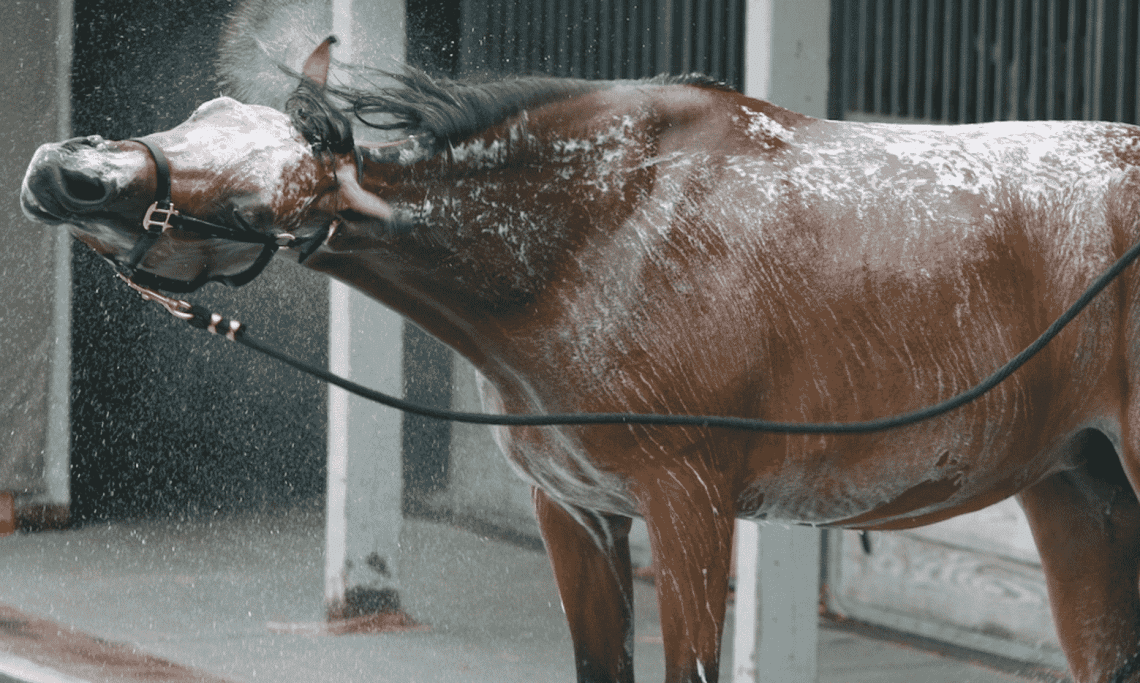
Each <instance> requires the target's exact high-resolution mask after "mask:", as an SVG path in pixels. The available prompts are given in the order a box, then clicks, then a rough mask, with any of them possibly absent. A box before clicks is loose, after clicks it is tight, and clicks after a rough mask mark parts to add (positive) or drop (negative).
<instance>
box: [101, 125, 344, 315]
mask: <svg viewBox="0 0 1140 683" xmlns="http://www.w3.org/2000/svg"><path fill="white" fill-rule="evenodd" d="M131 140H132V141H133V142H137V143H139V144H141V145H142V146H143V147H145V148H146V149H147V151H149V152H150V155H151V157H152V158H153V159H154V167H155V184H156V188H155V196H156V199H155V201H154V203H153V204H151V205H150V207H149V208H148V209H147V211H146V215H144V216H143V221H142V223H143V234H142V236H141V237H139V239H138V241H137V242H135V246H134V248H132V249H131V251H130V253H128V254H127V255H126V257H125V258H124V259H123V260H122V261H120V262H115V267H116V268H117V269H118V270H119V273H120V274H121V275H122V276H123V277H124V278H125V279H127V280H129V281H130V282H133V283H135V284H137V285H140V286H142V287H145V288H149V289H162V290H166V291H168V292H177V293H185V292H192V291H194V290H195V289H198V288H199V287H201V286H202V285H204V284H205V283H207V282H221V283H223V284H227V285H230V286H231V287H240V286H241V285H244V284H246V283H248V282H249V281H250V280H253V279H254V278H255V277H257V276H258V275H260V274H261V271H263V270H265V267H266V266H267V265H269V261H270V259H272V258H273V255H274V254H275V253H276V252H277V250H278V249H279V248H281V247H296V248H299V249H300V253H301V255H300V259H299V260H300V261H301V262H303V261H304V260H305V259H306V258H308V257H309V256H310V255H311V254H312V253H313V252H314V251H316V250H317V247H319V246H320V245H321V243H322V242H324V240H325V238H326V237H327V236H328V234H329V230H330V229H331V225H330V226H326V227H325V228H324V229H323V230H318V231H317V233H316V234H315V235H313V236H311V237H307V238H304V239H301V238H297V237H295V236H293V235H289V234H282V235H280V236H277V237H274V236H272V235H267V234H264V233H260V232H257V231H256V230H254V229H253V228H252V227H250V226H248V225H244V224H243V223H244V222H243V221H241V220H240V217H238V223H239V224H242V225H241V227H240V229H234V228H231V227H229V226H226V225H220V224H218V223H210V222H209V221H203V220H200V219H197V218H194V217H192V216H187V215H185V214H183V213H181V212H179V211H178V209H176V208H175V207H174V202H173V201H172V200H171V193H170V162H169V161H168V160H167V158H166V155H165V154H164V153H163V151H162V149H161V148H160V147H159V146H158V145H156V144H154V143H153V142H150V141H149V140H144V139H142V138H131ZM235 215H236V214H235ZM171 229H174V230H181V231H183V232H190V233H193V234H195V235H198V236H199V237H202V238H206V239H210V238H212V239H223V240H229V241H231V242H244V243H246V244H261V245H263V248H262V250H261V253H260V254H258V256H257V258H256V259H255V260H254V262H253V264H251V265H250V266H249V268H246V269H245V270H243V271H242V272H240V273H238V274H236V275H214V276H211V275H209V274H208V273H207V272H203V273H201V274H199V275H198V276H197V277H196V278H194V279H193V280H175V279H172V278H167V277H163V276H161V275H155V274H153V273H148V272H146V271H143V270H139V267H138V266H139V264H140V263H141V262H142V260H143V259H144V258H145V257H146V255H147V253H148V252H149V251H150V250H151V248H152V247H154V245H155V243H156V242H158V239H159V238H160V237H162V235H163V234H165V233H166V231H167V230H171Z"/></svg>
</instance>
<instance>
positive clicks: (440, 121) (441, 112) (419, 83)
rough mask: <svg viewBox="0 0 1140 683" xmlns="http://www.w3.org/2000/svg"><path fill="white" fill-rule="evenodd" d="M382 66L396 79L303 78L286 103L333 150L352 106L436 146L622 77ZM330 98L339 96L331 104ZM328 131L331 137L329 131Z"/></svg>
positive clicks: (664, 81) (694, 77) (695, 81)
mask: <svg viewBox="0 0 1140 683" xmlns="http://www.w3.org/2000/svg"><path fill="white" fill-rule="evenodd" d="M379 73H380V75H381V76H384V77H387V78H390V79H394V80H395V81H396V82H397V84H398V85H396V86H392V87H377V88H374V89H369V90H364V89H355V88H346V87H335V86H330V87H328V88H325V89H318V88H316V87H313V85H312V83H311V82H310V83H308V84H306V83H304V82H303V83H302V86H301V87H300V88H298V93H296V94H295V95H294V98H292V99H291V100H290V101H291V103H292V102H294V101H298V102H302V104H303V106H301V107H300V108H299V109H291V108H288V109H289V111H290V114H291V115H292V116H293V122H294V125H296V126H297V128H298V130H300V131H301V132H302V133H303V134H305V136H306V138H307V139H309V141H310V142H313V143H314V144H315V145H317V146H318V147H319V148H324V149H333V150H334V151H336V150H335V149H334V145H337V144H338V142H339V144H340V145H343V144H344V143H343V121H345V120H346V119H344V117H345V114H351V115H352V116H355V117H356V118H357V119H358V120H359V121H360V122H361V123H363V124H364V125H366V126H369V127H371V128H377V129H380V130H399V131H402V132H404V133H405V134H406V135H408V136H414V137H417V138H420V139H421V140H423V141H424V142H426V143H427V146H428V147H430V148H433V149H434V150H440V149H443V148H445V147H446V146H447V145H448V144H454V143H456V142H459V141H461V140H463V139H465V138H467V137H469V136H471V135H473V134H475V133H478V132H479V131H481V130H484V129H486V128H488V127H490V126H493V125H495V124H497V123H499V122H501V121H503V120H504V119H506V118H508V117H510V116H513V115H514V114H517V113H519V112H521V111H523V110H524V109H527V108H530V107H534V106H538V105H541V104H545V103H548V102H554V101H557V100H560V99H567V98H571V97H576V96H578V95H583V94H587V93H591V92H597V91H600V90H606V89H608V88H612V87H614V86H615V85H617V84H619V83H622V81H587V80H582V79H574V78H554V77H547V76H528V77H515V78H505V79H502V80H495V81H486V82H469V81H457V80H450V79H444V78H433V77H431V76H429V75H428V74H426V73H424V72H423V71H420V70H418V69H414V68H410V67H408V68H406V69H405V70H404V71H403V72H402V73H388V72H379ZM626 83H641V84H645V85H674V84H675V85H697V86H700V87H711V88H726V86H724V85H723V84H720V83H718V82H717V81H714V80H712V79H710V78H708V77H706V76H702V75H699V74H689V75H685V76H658V77H656V78H652V79H646V80H642V81H626ZM306 85H308V86H309V87H308V88H306ZM298 98H301V99H300V100H299V99H298ZM333 101H339V102H340V103H342V104H340V105H339V106H338V105H334V104H333ZM310 135H312V136H314V137H310ZM330 135H331V136H332V137H331V138H330V137H327V136H330ZM338 136H340V137H339V138H338ZM424 138H426V140H424ZM350 139H351V138H350Z"/></svg>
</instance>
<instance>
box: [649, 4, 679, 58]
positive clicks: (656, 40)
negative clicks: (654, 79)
mask: <svg viewBox="0 0 1140 683" xmlns="http://www.w3.org/2000/svg"><path fill="white" fill-rule="evenodd" d="M658 2H659V5H658V6H657V11H649V13H645V15H644V16H643V19H644V22H645V29H646V31H648V32H649V34H650V39H649V41H648V44H649V46H650V47H651V48H652V52H651V54H650V55H649V56H648V57H646V59H645V60H646V63H649V64H652V66H651V67H650V68H652V72H653V73H666V72H669V71H671V67H670V65H669V62H670V59H669V56H670V55H671V54H673V10H674V5H675V3H676V2H679V0H658Z"/></svg>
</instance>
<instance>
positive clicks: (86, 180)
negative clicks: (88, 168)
mask: <svg viewBox="0 0 1140 683" xmlns="http://www.w3.org/2000/svg"><path fill="white" fill-rule="evenodd" d="M60 176H61V177H62V179H63V188H62V189H63V192H64V194H65V195H66V196H67V198H68V199H70V200H71V201H73V202H77V203H81V204H97V203H100V202H102V201H103V200H105V199H106V198H107V194H108V193H107V186H106V185H104V184H103V181H102V180H101V179H99V178H98V177H95V176H91V175H88V174H86V173H83V172H81V171H73V170H70V169H61V171H60Z"/></svg>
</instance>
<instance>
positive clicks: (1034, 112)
mask: <svg viewBox="0 0 1140 683" xmlns="http://www.w3.org/2000/svg"><path fill="white" fill-rule="evenodd" d="M1029 8H1030V21H1029V23H1030V27H1029V45H1028V49H1027V50H1026V54H1027V55H1028V58H1029V85H1028V86H1027V88H1028V93H1027V94H1028V97H1027V99H1028V101H1029V103H1028V106H1027V107H1026V118H1028V119H1030V120H1033V119H1036V118H1037V117H1038V115H1039V111H1038V107H1037V101H1038V98H1039V96H1040V95H1041V92H1042V88H1041V53H1042V52H1043V50H1042V49H1041V23H1042V21H1043V19H1042V17H1041V11H1040V9H1041V3H1040V1H1039V0H1030V2H1029Z"/></svg>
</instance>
